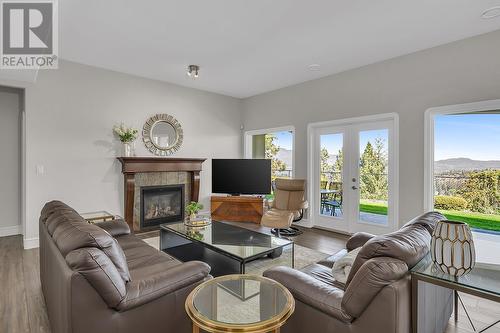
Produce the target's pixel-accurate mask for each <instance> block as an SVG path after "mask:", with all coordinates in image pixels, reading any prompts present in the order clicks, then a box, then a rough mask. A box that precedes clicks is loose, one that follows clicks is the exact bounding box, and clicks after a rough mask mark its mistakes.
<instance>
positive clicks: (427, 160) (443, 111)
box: [424, 99, 500, 212]
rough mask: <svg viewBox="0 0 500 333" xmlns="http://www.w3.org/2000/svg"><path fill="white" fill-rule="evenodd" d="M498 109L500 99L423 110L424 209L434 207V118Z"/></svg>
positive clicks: (499, 107) (499, 108)
mask: <svg viewBox="0 0 500 333" xmlns="http://www.w3.org/2000/svg"><path fill="white" fill-rule="evenodd" d="M493 110H500V99H493V100H488V101H481V102H473V103H465V104H455V105H446V106H438V107H433V108H430V109H427V110H426V111H425V135H424V211H426V212H427V211H431V210H433V209H434V179H433V178H434V118H435V116H437V115H447V114H460V113H471V112H484V111H493Z"/></svg>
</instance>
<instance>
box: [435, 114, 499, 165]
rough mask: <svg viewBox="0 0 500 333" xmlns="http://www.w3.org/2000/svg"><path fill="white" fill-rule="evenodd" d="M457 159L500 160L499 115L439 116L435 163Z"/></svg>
mask: <svg viewBox="0 0 500 333" xmlns="http://www.w3.org/2000/svg"><path fill="white" fill-rule="evenodd" d="M456 157H467V158H470V159H473V160H481V161H488V160H500V114H461V115H441V116H436V118H435V127H434V159H435V160H436V161H439V160H443V159H447V158H456Z"/></svg>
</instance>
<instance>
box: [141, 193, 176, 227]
mask: <svg viewBox="0 0 500 333" xmlns="http://www.w3.org/2000/svg"><path fill="white" fill-rule="evenodd" d="M184 201H185V199H184V184H178V185H161V186H143V187H141V229H143V228H150V227H154V226H157V225H159V224H162V223H169V222H179V221H183V220H184Z"/></svg>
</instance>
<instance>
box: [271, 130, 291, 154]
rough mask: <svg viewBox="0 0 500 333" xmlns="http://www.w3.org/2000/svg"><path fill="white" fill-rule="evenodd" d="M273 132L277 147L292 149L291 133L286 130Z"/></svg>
mask: <svg viewBox="0 0 500 333" xmlns="http://www.w3.org/2000/svg"><path fill="white" fill-rule="evenodd" d="M273 134H274V135H275V136H276V141H275V142H276V144H277V145H278V146H279V147H281V148H285V149H288V150H292V145H293V140H292V139H293V137H292V133H290V132H288V131H283V132H276V133H273Z"/></svg>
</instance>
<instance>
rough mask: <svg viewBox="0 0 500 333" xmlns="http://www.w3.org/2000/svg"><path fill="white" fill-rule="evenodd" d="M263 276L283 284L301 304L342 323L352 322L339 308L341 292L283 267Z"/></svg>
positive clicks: (269, 271)
mask: <svg viewBox="0 0 500 333" xmlns="http://www.w3.org/2000/svg"><path fill="white" fill-rule="evenodd" d="M263 275H264V276H265V277H268V278H270V279H273V280H275V281H278V282H279V283H281V284H283V285H284V286H285V287H286V288H288V290H290V292H291V293H292V295H293V296H294V298H295V299H297V300H299V301H301V302H302V303H305V304H307V305H309V306H311V307H313V308H315V309H317V310H319V311H321V312H324V313H326V314H328V315H330V316H333V317H335V318H337V319H338V320H341V321H343V322H346V323H348V322H351V321H352V318H351V317H350V316H349V315H348V314H346V313H345V312H344V311H343V310H342V308H341V302H342V297H343V296H344V291H343V290H341V289H339V288H336V287H333V286H331V285H329V284H326V283H324V282H321V281H319V280H317V279H315V278H313V277H312V276H309V275H307V274H305V273H303V272H301V271H298V270H296V269H293V268H290V267H285V266H277V267H273V268H271V269H268V270H267V271H265V272H264V274H263Z"/></svg>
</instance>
